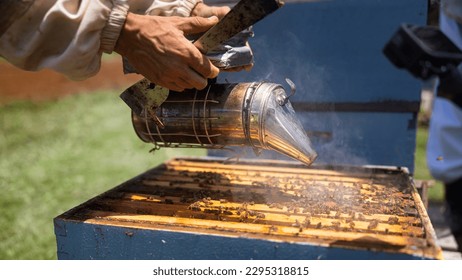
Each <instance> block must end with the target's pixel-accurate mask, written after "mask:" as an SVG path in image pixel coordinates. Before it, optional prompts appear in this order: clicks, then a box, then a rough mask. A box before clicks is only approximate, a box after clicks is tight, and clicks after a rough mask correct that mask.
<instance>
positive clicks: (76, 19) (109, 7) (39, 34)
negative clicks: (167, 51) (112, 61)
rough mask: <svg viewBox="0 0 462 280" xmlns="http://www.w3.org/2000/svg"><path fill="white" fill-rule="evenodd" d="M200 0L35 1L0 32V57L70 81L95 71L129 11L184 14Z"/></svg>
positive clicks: (27, 68)
mask: <svg viewBox="0 0 462 280" xmlns="http://www.w3.org/2000/svg"><path fill="white" fill-rule="evenodd" d="M199 2H202V1H201V0H142V1H140V0H138V1H136V0H35V1H33V4H32V6H30V7H29V8H28V9H27V11H26V12H25V14H23V15H22V16H21V17H19V18H18V19H14V21H13V23H12V24H11V25H10V26H9V27H8V28H7V29H6V31H5V32H4V33H3V34H0V56H2V57H4V58H5V59H6V60H8V61H9V62H10V63H12V64H13V65H15V66H17V67H19V68H22V69H24V70H30V71H35V70H40V69H43V68H50V69H53V70H55V71H57V72H60V73H63V74H64V75H66V76H68V77H69V78H71V79H74V80H83V79H86V78H88V77H90V76H93V75H95V74H96V73H97V72H98V71H99V69H100V66H101V56H102V53H103V52H105V53H111V52H112V51H113V49H114V46H115V44H116V42H117V39H118V37H119V34H120V31H121V28H122V26H123V24H124V22H125V18H126V16H127V13H128V11H130V12H133V13H137V14H150V15H158V16H182V17H188V16H190V14H191V11H192V10H193V9H194V7H195V6H196V4H197V3H199Z"/></svg>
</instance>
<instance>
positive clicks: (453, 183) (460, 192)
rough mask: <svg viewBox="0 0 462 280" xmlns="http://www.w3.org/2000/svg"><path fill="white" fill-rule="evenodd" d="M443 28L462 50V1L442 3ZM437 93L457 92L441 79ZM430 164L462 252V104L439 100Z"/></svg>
mask: <svg viewBox="0 0 462 280" xmlns="http://www.w3.org/2000/svg"><path fill="white" fill-rule="evenodd" d="M440 29H441V30H442V31H443V32H444V33H445V34H446V36H447V37H449V38H450V39H451V40H452V41H453V42H454V43H455V44H456V45H457V46H458V47H459V48H460V49H462V0H446V1H444V0H443V1H442V3H441V9H440ZM437 90H438V91H439V92H440V93H441V92H442V91H447V90H451V91H455V92H451V93H453V94H462V88H457V87H454V86H452V85H451V84H450V82H447V81H445V80H440V81H439V85H438V87H437ZM427 163H428V166H429V169H430V173H431V174H432V176H433V177H434V178H435V179H437V180H440V181H442V182H443V183H444V185H445V191H446V194H445V200H446V216H447V219H448V222H449V226H450V228H451V231H452V232H453V234H454V236H455V238H456V241H457V243H458V246H459V251H462V108H461V107H460V104H459V105H457V104H455V103H454V102H452V101H450V100H448V99H445V98H441V97H436V98H435V101H434V104H433V112H432V116H431V119H430V130H429V138H428V144H427Z"/></svg>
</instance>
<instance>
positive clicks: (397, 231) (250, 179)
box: [55, 158, 442, 259]
mask: <svg viewBox="0 0 462 280" xmlns="http://www.w3.org/2000/svg"><path fill="white" fill-rule="evenodd" d="M69 223H71V224H72V225H74V226H75V225H79V224H85V225H86V226H97V227H100V228H101V227H107V228H108V229H109V231H110V229H114V228H117V229H123V230H122V233H123V234H125V235H126V236H128V237H129V238H132V237H133V236H134V233H135V232H137V230H142V231H143V232H144V233H146V232H148V233H149V232H151V233H153V234H155V233H156V232H157V233H159V232H170V233H177V234H180V235H181V234H186V235H191V234H193V235H200V236H201V237H202V238H207V237H220V238H232V239H233V240H236V239H245V240H247V241H251V242H256V241H265V242H270V243H269V244H279V245H275V246H276V247H277V246H281V247H282V246H284V244H290V245H292V246H301V247H303V246H308V247H306V248H311V249H313V248H314V251H315V252H316V254H319V250H320V248H322V250H321V251H323V252H324V253H323V256H324V257H327V258H366V257H367V252H371V254H372V255H374V253H375V258H407V257H408V258H411V259H413V258H417V259H420V258H425V259H441V258H442V257H441V256H442V255H441V249H440V248H439V247H438V246H437V245H436V243H435V240H436V237H435V233H434V230H433V228H432V225H431V223H430V220H429V218H428V215H427V213H426V210H425V208H424V206H423V204H422V201H421V199H420V196H419V195H418V193H417V191H416V189H415V186H414V184H413V181H412V178H411V177H410V176H409V174H408V172H407V170H406V169H404V168H394V167H379V166H362V167H351V166H349V167H348V166H337V167H328V166H312V167H310V168H307V167H305V166H303V165H300V164H297V163H294V162H285V161H270V160H255V161H252V160H246V161H240V162H234V163H233V162H223V159H217V158H177V159H172V160H170V161H168V162H166V163H165V164H163V165H160V166H158V167H156V168H154V169H151V170H149V171H147V172H145V173H143V174H141V175H140V176H138V177H136V178H134V179H132V180H129V181H127V182H126V183H123V184H122V185H120V186H118V187H116V188H114V189H112V190H109V191H108V192H106V193H103V194H101V195H99V196H97V197H95V198H93V199H91V200H90V201H88V202H86V203H84V204H82V205H80V206H78V207H76V208H74V209H71V210H69V211H68V212H66V213H64V214H62V215H60V216H58V217H57V218H56V219H55V228H56V234H57V238H58V255H61V257H62V258H73V257H74V258H87V257H86V256H85V255H82V254H84V253H82V252H80V251H79V252H80V253H76V252H70V251H72V250H70V249H69V248H71V247H69V246H68V245H66V244H68V243H69V242H70V241H69V240H68V238H64V237H69V236H71V235H72V234H69V228H70V227H69ZM105 229H106V228H105ZM93 230H94V229H93ZM109 231H106V232H109ZM108 234H109V233H108ZM60 236H61V237H60ZM73 236H75V235H73ZM100 237H101V236H100ZM95 238H98V237H95ZM101 238H103V239H104V236H102V237H101ZM74 239H78V240H79V242H85V241H86V240H85V239H84V238H83V239H82V238H81V237H79V236H76V237H74ZM180 239H181V238H180ZM75 241H77V240H75ZM87 241H88V240H87ZM92 242H93V241H92ZM95 242H96V241H95ZM98 242H101V240H100V241H98ZM105 242H106V241H105ZM139 242H146V241H142V240H140V241H139ZM172 242H175V240H172ZM90 243H91V242H90ZM217 244H218V245H216V246H215V247H214V248H215V249H208V250H209V251H210V250H220V243H219V242H218V243H217ZM223 244H224V243H223ZM250 244H252V243H250ZM255 244H257V243H255ZM119 245H120V244H119ZM89 246H90V245H89ZM107 246H109V247H110V246H118V245H117V244H110V243H108V244H107ZM247 246H248V245H247ZM265 246H266V245H265ZM66 248H67V249H66ZM73 248H74V249H75V247H73ZM113 249H114V248H113ZM334 249H336V250H334ZM76 250H77V249H76ZM78 250H80V249H78ZM150 250H151V251H150V252H153V254H152V255H151V256H152V257H153V258H163V257H166V258H168V256H171V255H168V256H166V255H159V254H156V253H155V252H156V250H160V249H159V248H158V247H156V246H154V247H152V248H151V249H150ZM175 250H179V252H178V254H177V255H175V254H173V255H175V256H176V257H175V258H178V257H181V256H184V257H185V258H191V257H190V255H188V254H185V253H184V252H181V250H182V249H181V246H179V247H178V248H176V249H175ZM194 250H195V251H196V253H197V252H198V251H197V250H199V251H200V248H199V249H197V248H195V249H194ZM204 250H205V249H204ZM338 250H343V251H341V252H343V253H341V254H340V255H335V254H337V253H338V252H339V251H338ZM345 250H346V252H348V253H347V254H346V255H345ZM148 251H149V250H148ZM161 251H162V250H160V251H159V252H161ZM254 251H255V250H254ZM281 251H283V250H282V249H281ZM308 251H310V249H304V250H301V251H300V253H299V254H298V255H296V256H292V257H293V258H311V257H313V254H311V253H309V252H308ZM60 252H61V253H60ZM304 252H307V253H306V254H305V253H304ZM326 252H327V253H326ZM170 253H172V252H170ZM208 253H210V252H208ZM377 253H379V254H377ZM248 254H252V253H251V252H250V253H245V254H244V255H240V256H230V257H229V258H261V256H249V255H248ZM355 254H357V256H355ZM97 255H98V254H97ZM196 255H197V254H196ZM71 256H73V257H71ZM98 256H99V255H98ZM107 256H109V255H107ZM134 256H135V258H148V257H147V256H146V255H141V256H140V255H139V256H136V254H135V255H134ZM193 256H195V255H193ZM197 256H198V258H209V257H207V256H210V255H207V253H204V254H199V255H197ZM213 256H217V257H218V258H228V257H226V256H222V257H220V254H218V253H217V252H215V254H214V255H213ZM340 256H341V257H340ZM273 257H274V258H291V257H290V256H287V255H285V256H284V254H281V255H276V256H274V255H273V256H272V257H271V258H273ZM96 258H100V257H96ZM109 258H114V257H113V256H112V257H109ZM123 258H130V256H128V255H124V257H123ZM263 258H265V257H263ZM367 258H369V257H367Z"/></svg>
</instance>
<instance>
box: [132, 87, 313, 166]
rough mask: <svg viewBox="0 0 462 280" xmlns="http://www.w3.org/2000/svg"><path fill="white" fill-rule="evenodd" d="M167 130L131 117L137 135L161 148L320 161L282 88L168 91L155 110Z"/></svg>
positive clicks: (146, 119) (148, 119) (147, 118)
mask: <svg viewBox="0 0 462 280" xmlns="http://www.w3.org/2000/svg"><path fill="white" fill-rule="evenodd" d="M156 116H157V118H158V119H159V120H160V121H161V122H162V124H163V127H161V126H158V125H157V124H156V122H154V121H152V119H151V117H150V116H149V114H147V111H144V114H143V113H142V114H141V115H140V116H138V115H136V114H135V113H133V114H132V120H133V125H134V128H135V131H136V133H137V134H138V136H139V137H140V138H141V139H142V140H143V141H145V142H152V143H155V144H156V145H157V146H159V147H204V148H218V149H219V148H224V147H226V146H251V147H253V148H254V150H255V151H256V153H257V154H258V153H259V150H260V149H270V150H275V151H277V152H280V153H283V154H285V155H288V156H290V157H292V158H294V159H297V160H300V161H302V162H304V163H306V164H311V162H312V161H313V160H314V159H315V158H316V153H315V152H314V150H313V149H312V148H311V142H310V140H309V139H308V137H307V136H306V133H305V131H304V130H303V127H302V125H301V123H300V122H299V121H298V119H297V118H296V117H295V112H294V110H293V108H292V106H291V104H290V102H288V98H287V96H286V93H285V90H284V88H283V87H282V86H281V85H278V84H274V83H268V82H254V83H237V84H210V85H208V86H207V87H206V88H205V89H204V90H200V91H197V90H187V91H185V92H181V93H179V92H170V93H169V95H168V98H167V99H166V100H165V101H164V102H163V103H162V104H161V105H160V106H159V108H157V110H156Z"/></svg>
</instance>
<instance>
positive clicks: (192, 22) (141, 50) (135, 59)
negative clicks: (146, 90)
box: [114, 13, 219, 91]
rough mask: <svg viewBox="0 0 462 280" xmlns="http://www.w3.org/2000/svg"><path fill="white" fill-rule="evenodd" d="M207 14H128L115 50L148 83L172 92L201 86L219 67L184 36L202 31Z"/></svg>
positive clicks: (207, 21)
mask: <svg viewBox="0 0 462 280" xmlns="http://www.w3.org/2000/svg"><path fill="white" fill-rule="evenodd" d="M217 22H218V18H217V17H216V16H211V17H189V18H182V17H160V16H144V15H137V14H133V13H128V15H127V19H126V21H125V24H124V26H123V28H122V31H121V33H120V35H119V39H118V41H117V43H116V46H115V49H114V50H115V51H116V52H117V53H119V54H120V55H122V56H124V57H126V58H127V59H128V61H129V62H130V64H131V65H132V66H133V67H134V68H135V69H136V70H137V72H139V73H140V74H142V75H143V76H145V77H146V78H147V79H148V80H150V81H151V82H153V83H155V84H157V85H160V86H163V87H166V88H168V89H171V90H174V91H183V90H185V89H188V88H197V89H203V88H205V87H206V86H207V78H215V77H216V76H217V75H218V73H219V69H218V68H217V67H215V66H213V65H212V63H211V62H210V60H209V59H208V58H207V57H206V56H205V55H203V54H202V53H201V52H200V51H199V50H198V49H197V48H196V47H195V46H194V45H193V44H192V43H191V42H190V41H188V40H187V39H186V37H185V35H191V34H198V33H203V32H205V31H207V30H208V29H210V28H211V27H212V26H214V25H215V24H216V23H217Z"/></svg>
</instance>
